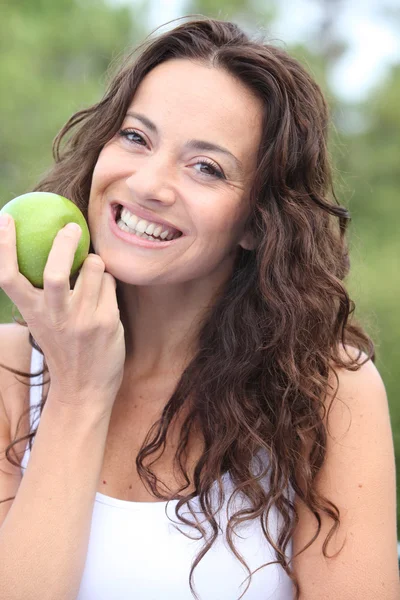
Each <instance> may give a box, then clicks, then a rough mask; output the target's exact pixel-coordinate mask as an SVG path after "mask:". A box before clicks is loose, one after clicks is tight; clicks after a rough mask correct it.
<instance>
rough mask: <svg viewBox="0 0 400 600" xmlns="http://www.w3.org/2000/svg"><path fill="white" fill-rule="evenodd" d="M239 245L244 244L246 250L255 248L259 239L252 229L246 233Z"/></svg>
mask: <svg viewBox="0 0 400 600" xmlns="http://www.w3.org/2000/svg"><path fill="white" fill-rule="evenodd" d="M239 246H242V248H244V249H245V250H254V249H255V248H256V247H257V241H256V240H255V237H254V235H253V234H252V233H251V231H248V232H247V233H245V234H244V236H243V237H242V239H241V240H240V241H239Z"/></svg>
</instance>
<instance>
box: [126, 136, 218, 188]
mask: <svg viewBox="0 0 400 600" xmlns="http://www.w3.org/2000/svg"><path fill="white" fill-rule="evenodd" d="M118 135H119V136H120V137H122V138H124V139H126V140H128V142H129V143H131V144H135V145H137V146H143V145H146V141H145V140H144V139H143V137H142V136H141V135H139V134H138V132H137V131H135V130H134V129H121V131H120V132H119V134H118ZM138 140H139V141H138ZM140 142H143V144H141V143H140ZM196 165H203V167H204V166H205V167H206V169H208V173H207V172H203V171H201V173H202V174H203V175H209V176H210V177H215V178H217V179H226V177H225V175H224V174H223V172H222V171H221V169H219V168H218V167H217V165H216V164H215V163H213V162H211V161H208V160H205V159H203V160H199V161H198V162H197V163H196ZM210 171H211V172H210Z"/></svg>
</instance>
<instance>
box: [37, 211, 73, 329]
mask: <svg viewBox="0 0 400 600" xmlns="http://www.w3.org/2000/svg"><path fill="white" fill-rule="evenodd" d="M74 225H76V223H69V224H68V225H66V226H65V227H63V229H60V231H59V232H58V233H57V235H56V237H55V238H54V241H53V245H52V248H51V250H50V253H49V256H48V259H47V262H46V266H45V268H44V272H43V282H44V283H43V291H44V302H45V305H46V307H47V309H48V311H49V317H50V319H51V321H52V322H53V323H54V324H56V323H58V322H61V320H62V319H63V318H66V316H67V308H68V305H69V302H70V297H71V294H70V291H71V290H70V283H69V278H70V274H71V268H72V264H73V262H74V257H75V252H76V250H77V247H78V243H79V239H80V237H81V235H82V230H81V228H80V227H79V226H78V228H77V227H74Z"/></svg>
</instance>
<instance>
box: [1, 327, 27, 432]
mask: <svg viewBox="0 0 400 600" xmlns="http://www.w3.org/2000/svg"><path fill="white" fill-rule="evenodd" d="M31 353H32V346H31V345H30V343H29V330H28V328H27V327H24V326H22V325H18V323H2V324H0V394H1V397H2V399H3V404H4V409H5V412H6V416H7V418H8V419H9V422H10V426H11V430H12V431H13V427H15V426H16V423H17V420H18V418H19V416H20V415H21V412H22V410H23V409H24V405H25V404H26V403H27V401H28V398H29V387H28V386H27V385H24V383H29V379H24V378H21V377H20V376H18V375H16V374H15V373H12V372H11V371H9V370H8V368H9V367H11V368H12V369H14V370H18V371H22V372H24V373H28V372H30V363H31ZM5 367H7V368H5ZM21 381H23V382H24V383H21Z"/></svg>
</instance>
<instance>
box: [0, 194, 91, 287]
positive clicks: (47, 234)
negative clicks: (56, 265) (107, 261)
mask: <svg viewBox="0 0 400 600" xmlns="http://www.w3.org/2000/svg"><path fill="white" fill-rule="evenodd" d="M3 213H8V214H9V215H11V216H12V218H13V219H14V222H15V230H16V246H17V260H18V266H19V270H20V272H21V273H22V275H24V276H25V277H26V278H27V279H28V280H29V281H30V282H31V284H32V285H33V286H34V287H36V288H41V289H43V272H44V268H45V266H46V262H47V258H48V256H49V253H50V250H51V247H52V245H53V241H54V238H55V237H56V235H57V233H58V231H59V230H60V229H62V228H63V227H64V226H65V225H66V224H67V223H71V222H74V223H78V225H80V227H81V229H82V234H81V237H80V239H79V243H78V247H77V250H76V252H75V257H74V261H73V265H72V268H71V277H72V276H73V275H75V273H77V271H78V270H79V269H80V267H81V266H82V264H83V262H84V260H85V259H86V257H87V256H88V253H89V246H90V233H89V228H88V226H87V223H86V219H85V217H84V216H83V213H82V212H81V210H80V209H79V208H78V207H77V206H76V204H74V203H73V202H72V201H71V200H68V199H67V198H64V197H63V196H59V195H58V194H53V193H50V192H29V193H28V194H22V196H18V197H17V198H14V199H13V200H10V202H7V204H5V205H4V206H3V208H2V209H1V210H0V215H1V214H3Z"/></svg>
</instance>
